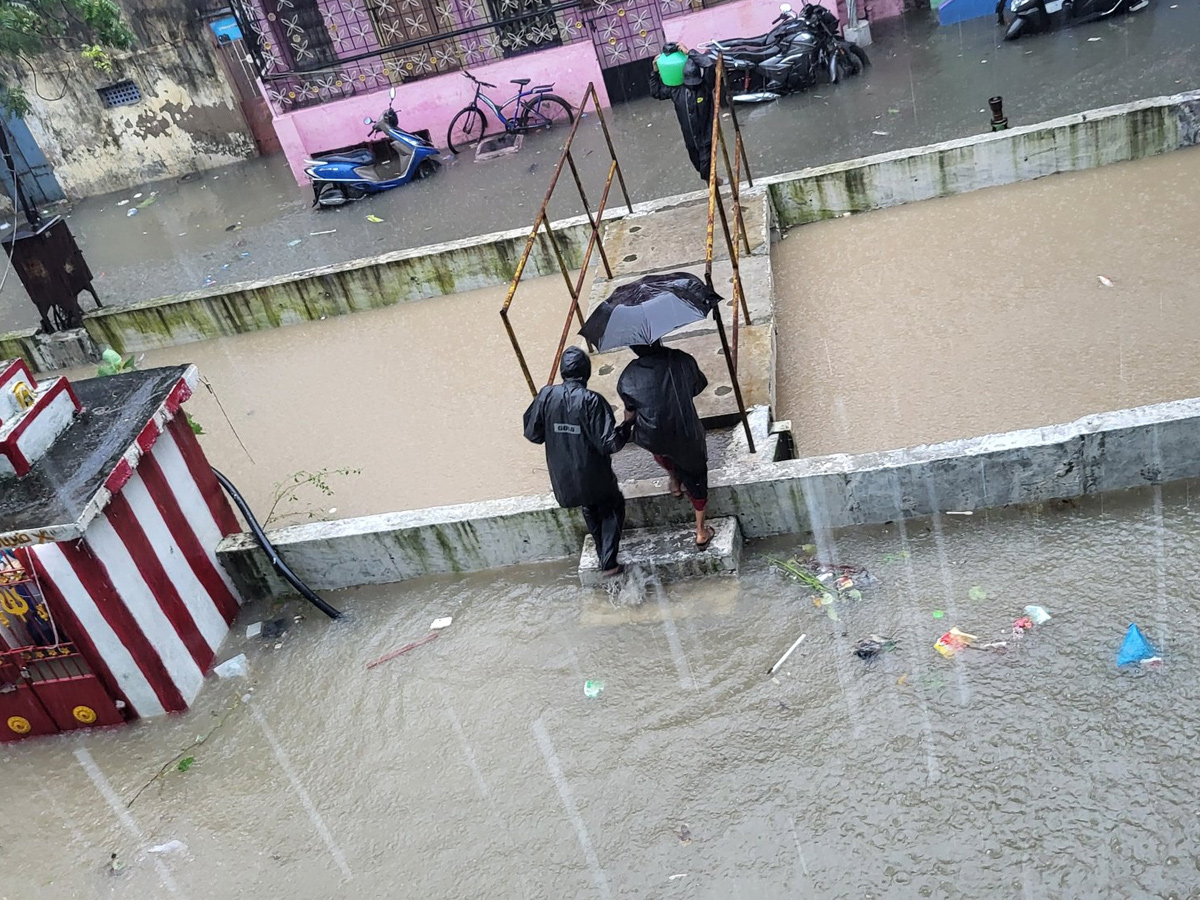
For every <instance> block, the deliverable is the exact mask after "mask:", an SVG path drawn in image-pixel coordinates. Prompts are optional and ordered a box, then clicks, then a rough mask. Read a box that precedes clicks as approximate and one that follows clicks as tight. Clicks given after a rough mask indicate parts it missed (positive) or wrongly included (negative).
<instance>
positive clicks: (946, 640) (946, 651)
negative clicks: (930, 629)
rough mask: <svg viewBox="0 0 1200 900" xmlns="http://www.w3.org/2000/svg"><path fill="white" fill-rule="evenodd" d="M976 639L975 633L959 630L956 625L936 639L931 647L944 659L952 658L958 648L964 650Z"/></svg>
mask: <svg viewBox="0 0 1200 900" xmlns="http://www.w3.org/2000/svg"><path fill="white" fill-rule="evenodd" d="M977 640H979V639H978V638H977V637H976V636H975V635H973V634H967V633H966V632H965V631H959V630H958V626H957V625H956V626H955V627H953V628H951V629H950V630H949V631H947V632H946V633H945V634H943V635H942V636H941V637H940V638H938V639H937V642H936V643H935V644H934V645H933V649H934V650H936V651H937V652H938V653H940V654H942V656H944V657H946V659H953V658H954V657H955V656H956V655H957V654H958V652H959V651H960V650H966V649H967V648H968V647H970V646H971V644H973V643H975V641H977Z"/></svg>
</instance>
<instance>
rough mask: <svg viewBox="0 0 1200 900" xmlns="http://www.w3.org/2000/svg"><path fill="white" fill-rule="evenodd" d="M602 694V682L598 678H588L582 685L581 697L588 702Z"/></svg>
mask: <svg viewBox="0 0 1200 900" xmlns="http://www.w3.org/2000/svg"><path fill="white" fill-rule="evenodd" d="M603 692H604V680H603V679H599V678H589V679H588V680H587V681H585V682H584V683H583V696H585V697H587V698H588V699H589V700H595V699H596V698H597V697H599V696H600V695H601V694H602V693H603Z"/></svg>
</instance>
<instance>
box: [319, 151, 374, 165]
mask: <svg viewBox="0 0 1200 900" xmlns="http://www.w3.org/2000/svg"><path fill="white" fill-rule="evenodd" d="M374 158H375V155H374V154H373V153H372V152H371V151H370V150H357V151H352V152H350V153H332V154H330V155H328V156H318V157H317V158H316V159H317V162H321V163H340V162H345V163H355V164H357V165H362V164H363V163H366V162H371V161H372V160H373V159H374Z"/></svg>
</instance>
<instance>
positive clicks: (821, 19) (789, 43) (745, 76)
mask: <svg viewBox="0 0 1200 900" xmlns="http://www.w3.org/2000/svg"><path fill="white" fill-rule="evenodd" d="M779 10H780V13H779V16H778V17H776V19H775V21H774V22H772V23H771V24H772V25H773V26H774V27H772V29H771V30H770V31H769V32H767V33H766V34H763V35H759V36H757V37H751V38H733V39H729V40H723V41H711V42H709V43H707V44H704V45H701V47H700V48H699V49H700V52H701V53H704V54H705V55H707V56H709V57H710V58H712V59H714V60H715V59H716V57H717V55H718V54H719V53H723V54H724V55H725V68H726V71H727V72H728V77H729V82H730V86H731V88H732V91H733V100H734V102H737V103H761V102H764V101H769V100H776V99H778V98H779V97H781V96H783V95H784V94H791V93H795V92H797V91H803V90H805V89H807V88H809V87H812V86H813V85H815V84H816V83H817V82H818V81H819V80H820V79H821V78H822V77H827V78H828V79H829V81H830V82H832V83H836V82H838V81H839V80H841V79H842V78H844V77H846V76H848V75H857V74H858V73H859V72H861V71H862V70H863V68H865V67H866V66H869V65H870V64H871V61H870V59H869V58H868V57H867V54H866V51H864V50H863V49H862V48H861V47H859V46H858V45H857V44H854V43H853V42H851V41H847V40H845V39H843V38H842V37H841V33H840V31H841V28H840V24H839V23H838V20H837V18H836V17H835V16H834V15H833V14H832V13H831V12H829V10H827V9H825V8H824V7H823V6H818V5H815V4H808V5H806V6H805V7H804V10H803V12H802V13H800V14H797V13H796V12H795V11H794V10H793V9H792V7H791V4H788V3H784V4H783V5H781V6H780V7H779Z"/></svg>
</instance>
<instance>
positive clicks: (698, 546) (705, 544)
mask: <svg viewBox="0 0 1200 900" xmlns="http://www.w3.org/2000/svg"><path fill="white" fill-rule="evenodd" d="M704 530H705V531H706V532H707V533H708V538H707V539H705V541H704V542H703V543H701V542H700V541H696V549H697V550H707V549H708V546H709V544H711V543H712V542H713V538H715V537H716V536H717V533H716V532H715V531H713V529H712V526H711V525H705V526H704Z"/></svg>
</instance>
